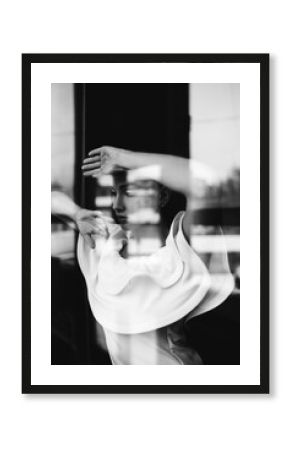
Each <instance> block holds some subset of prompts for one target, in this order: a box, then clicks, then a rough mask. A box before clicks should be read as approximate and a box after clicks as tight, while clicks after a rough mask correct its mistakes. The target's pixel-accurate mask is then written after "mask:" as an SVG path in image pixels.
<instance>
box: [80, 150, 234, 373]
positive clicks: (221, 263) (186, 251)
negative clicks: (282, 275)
mask: <svg viewBox="0 0 290 450" xmlns="http://www.w3.org/2000/svg"><path fill="white" fill-rule="evenodd" d="M82 170H83V174H84V176H93V177H99V176H101V175H103V174H108V173H114V174H115V175H114V187H113V194H114V199H113V204H112V209H113V217H114V218H115V221H116V223H110V222H109V221H107V220H106V218H103V219H102V218H100V217H99V218H98V220H97V222H96V227H95V230H94V232H93V233H92V235H91V239H92V240H94V241H95V243H96V245H95V243H94V245H92V246H91V247H90V246H89V245H88V244H87V242H86V241H85V240H84V239H83V237H82V236H80V237H79V242H78V259H79V264H80V267H81V270H82V272H83V274H84V276H85V279H86V283H87V288H88V297H89V302H90V306H91V309H92V312H93V314H94V316H95V318H96V320H97V321H98V322H99V323H100V324H101V325H102V327H103V329H104V332H105V336H106V342H107V346H108V350H109V354H110V357H111V360H112V363H113V364H202V359H201V357H200V355H199V354H198V353H197V352H196V351H195V350H194V349H193V348H191V347H190V346H189V345H188V344H187V342H186V338H185V332H184V324H185V322H186V321H187V320H189V318H192V317H195V316H196V315H199V314H202V313H204V312H206V311H209V310H210V309H212V308H214V307H216V306H218V305H219V304H220V303H222V302H223V301H224V300H225V299H226V298H227V297H228V295H229V294H230V292H231V291H232V289H233V278H232V276H231V274H230V271H229V266H228V261H227V255H226V251H224V252H222V254H221V255H220V256H219V258H218V260H217V257H216V256H215V258H213V260H210V261H207V263H205V261H203V260H202V259H201V257H200V256H199V255H198V254H197V252H196V251H194V249H193V248H192V247H191V245H190V243H191V227H192V223H193V217H192V215H193V212H192V211H190V210H189V211H185V212H179V213H178V214H177V215H176V217H175V218H174V220H173V222H172V225H171V228H170V232H169V234H168V237H167V239H166V242H165V245H164V246H162V247H161V248H160V249H158V250H157V251H156V252H154V253H153V254H151V255H149V256H143V257H139V258H133V259H132V258H126V248H127V246H128V242H129V239H128V230H129V229H130V228H131V227H130V222H131V220H130V218H132V216H133V217H134V214H136V212H137V210H138V199H139V196H138V189H142V191H144V186H146V184H144V183H147V186H148V180H149V179H151V185H150V186H151V194H152V183H154V185H155V190H154V189H153V192H155V195H152V198H151V208H153V210H155V212H157V211H158V208H159V206H160V204H162V203H164V195H165V192H164V189H163V188H162V186H165V187H167V188H170V189H173V190H175V191H179V192H182V193H184V194H185V195H187V196H188V197H189V196H190V195H191V185H192V183H191V171H190V166H189V162H188V160H186V159H183V158H179V157H175V156H170V155H159V154H146V153H134V152H131V151H128V150H123V149H117V148H114V147H101V148H98V149H95V150H93V151H91V152H90V153H89V157H88V158H86V159H85V160H84V162H83V166H82ZM152 179H153V182H152ZM145 190H146V189H145ZM98 232H100V233H102V235H103V236H104V237H105V242H104V240H103V241H101V240H100V239H98V238H97V237H96V234H97V233H98ZM92 247H94V248H92ZM217 268H218V270H217ZM214 271H215V272H218V274H217V277H216V276H215V275H214V276H213V275H212V274H211V272H214Z"/></svg>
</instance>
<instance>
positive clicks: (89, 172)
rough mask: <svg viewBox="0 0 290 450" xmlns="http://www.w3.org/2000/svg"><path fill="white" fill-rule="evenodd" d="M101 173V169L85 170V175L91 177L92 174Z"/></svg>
mask: <svg viewBox="0 0 290 450" xmlns="http://www.w3.org/2000/svg"><path fill="white" fill-rule="evenodd" d="M101 173H102V170H101V169H95V170H88V171H83V175H84V177H89V176H90V175H101Z"/></svg>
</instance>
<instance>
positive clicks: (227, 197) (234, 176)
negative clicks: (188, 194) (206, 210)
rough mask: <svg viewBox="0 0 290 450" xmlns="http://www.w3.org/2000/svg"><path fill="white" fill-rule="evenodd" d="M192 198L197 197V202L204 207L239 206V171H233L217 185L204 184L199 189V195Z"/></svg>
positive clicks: (237, 169)
mask: <svg viewBox="0 0 290 450" xmlns="http://www.w3.org/2000/svg"><path fill="white" fill-rule="evenodd" d="M201 191H202V194H201ZM200 194H201V195H200ZM194 197H198V200H199V201H200V202H201V203H205V204H206V206H215V207H217V206H226V207H228V206H231V207H233V206H239V204H240V169H239V168H235V169H233V170H232V172H231V173H230V175H229V176H228V177H227V178H226V179H224V180H222V181H220V182H219V183H216V184H206V183H205V184H204V186H203V189H202V190H201V189H199V195H198V196H196V195H194Z"/></svg>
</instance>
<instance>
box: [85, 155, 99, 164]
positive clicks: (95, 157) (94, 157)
mask: <svg viewBox="0 0 290 450" xmlns="http://www.w3.org/2000/svg"><path fill="white" fill-rule="evenodd" d="M98 161H101V155H99V156H98V155H97V156H93V157H92V158H85V159H84V160H83V163H91V162H98Z"/></svg>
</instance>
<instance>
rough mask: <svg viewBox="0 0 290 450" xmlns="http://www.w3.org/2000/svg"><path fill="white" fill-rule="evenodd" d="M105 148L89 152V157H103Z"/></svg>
mask: <svg viewBox="0 0 290 450" xmlns="http://www.w3.org/2000/svg"><path fill="white" fill-rule="evenodd" d="M102 149H103V147H99V148H94V149H93V150H91V151H90V152H89V156H95V155H101V153H102Z"/></svg>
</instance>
